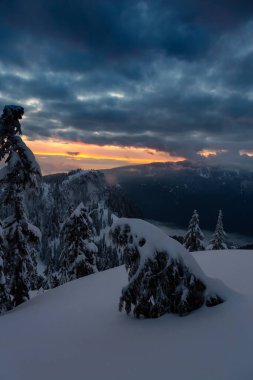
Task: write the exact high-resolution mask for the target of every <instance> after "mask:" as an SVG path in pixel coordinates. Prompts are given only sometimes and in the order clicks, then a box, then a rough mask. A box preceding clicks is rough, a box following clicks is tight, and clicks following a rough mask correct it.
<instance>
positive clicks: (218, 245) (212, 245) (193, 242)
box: [183, 210, 228, 252]
mask: <svg viewBox="0 0 253 380" xmlns="http://www.w3.org/2000/svg"><path fill="white" fill-rule="evenodd" d="M222 218H223V215H222V210H220V211H219V214H218V220H217V224H216V228H215V231H214V234H213V235H212V238H211V240H210V241H209V243H208V244H207V246H206V247H205V245H204V234H203V232H202V231H201V229H200V227H199V215H198V212H197V210H194V211H193V215H192V217H191V220H190V222H189V227H188V231H187V233H186V235H185V237H184V239H183V245H184V246H185V248H186V249H187V250H188V251H190V252H196V251H203V250H205V249H208V250H220V249H227V248H228V247H227V244H226V242H225V241H226V232H225V231H224V228H223V221H222Z"/></svg>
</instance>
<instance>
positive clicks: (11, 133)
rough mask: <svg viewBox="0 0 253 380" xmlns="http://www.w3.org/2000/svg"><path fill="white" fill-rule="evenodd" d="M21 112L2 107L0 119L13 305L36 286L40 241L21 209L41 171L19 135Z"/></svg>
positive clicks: (0, 175) (0, 174)
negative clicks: (9, 211) (37, 255)
mask: <svg viewBox="0 0 253 380" xmlns="http://www.w3.org/2000/svg"><path fill="white" fill-rule="evenodd" d="M23 114H24V109H23V108H22V107H19V106H5V107H4V110H3V114H2V116H1V118H0V159H5V163H6V165H5V166H4V167H3V168H2V169H1V170H0V183H1V184H2V186H3V189H4V191H3V197H2V200H1V203H2V205H5V206H6V207H8V208H9V209H10V210H11V212H12V215H11V216H10V217H8V218H7V219H6V220H5V221H4V229H5V235H6V239H7V243H8V246H7V254H6V265H5V266H6V274H7V281H8V285H9V288H10V292H11V295H12V298H13V305H14V306H16V305H18V304H20V303H22V302H24V301H25V300H26V299H28V298H29V290H30V289H33V288H34V287H35V286H36V281H37V280H36V278H37V271H36V254H37V250H38V245H39V241H40V231H39V229H38V228H36V227H35V226H33V225H32V224H31V223H29V220H28V218H27V215H26V212H25V208H24V192H25V191H26V190H27V189H32V188H33V189H34V188H37V186H38V179H39V178H40V177H41V172H40V167H39V165H38V163H37V162H36V160H35V157H34V155H33V153H32V152H31V150H30V149H29V148H28V147H27V146H26V144H25V143H24V142H23V140H22V139H21V137H20V135H21V134H22V131H21V125H20V122H19V120H20V119H22V116H23ZM17 134H18V135H17Z"/></svg>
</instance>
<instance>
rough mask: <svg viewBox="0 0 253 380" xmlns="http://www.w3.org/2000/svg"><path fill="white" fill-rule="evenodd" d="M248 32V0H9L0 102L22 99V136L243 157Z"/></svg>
mask: <svg viewBox="0 0 253 380" xmlns="http://www.w3.org/2000/svg"><path fill="white" fill-rule="evenodd" d="M252 35H253V2H252V1H246V0H245V1H240V2H238V1H236V0H230V1H228V0H220V1H218V0H212V1H211V0H207V1H201V0H182V1H174V0H172V1H163V0H157V1H151V0H147V1H139V2H138V1H132V0H121V1H116V0H107V1H104V0H93V1H88V0H86V1H84V0H72V1H67V0H61V1H60V0H54V1H51V0H36V1H33V0H26V1H18V0H16V1H14V0H9V1H8V2H7V1H6V2H3V4H1V13H0V46H1V55H0V85H1V86H0V106H2V107H3V106H4V104H6V103H19V104H21V105H23V106H24V107H25V109H26V119H25V120H24V125H25V133H26V135H27V136H28V137H29V138H30V139H39V140H42V139H49V138H51V139H52V138H53V139H54V138H55V139H58V140H61V141H73V142H85V143H90V144H98V145H117V146H119V145H120V146H132V147H147V148H150V149H156V150H159V151H165V152H169V153H170V154H171V155H174V156H183V157H186V158H189V159H196V158H197V157H198V154H197V153H198V152H199V151H202V150H205V149H207V150H208V149H209V150H216V151H222V154H220V155H219V156H220V163H222V162H223V159H224V157H225V159H224V162H227V161H229V160H230V157H233V158H231V161H236V160H237V159H238V163H241V164H242V165H244V161H245V160H240V159H239V158H238V157H239V154H238V152H239V151H242V150H243V151H244V152H245V151H246V152H247V151H248V150H250V149H252V140H253V131H252V127H253V88H252V83H253V45H252ZM66 150H68V149H66ZM224 151H225V152H226V153H224ZM75 153H76V152H72V155H73V156H74V154H75ZM218 161H219V160H218Z"/></svg>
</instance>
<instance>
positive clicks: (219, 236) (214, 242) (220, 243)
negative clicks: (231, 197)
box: [206, 210, 228, 250]
mask: <svg viewBox="0 0 253 380" xmlns="http://www.w3.org/2000/svg"><path fill="white" fill-rule="evenodd" d="M222 218H223V214H222V210H220V211H219V215H218V220H217V224H216V228H215V232H214V234H213V236H212V239H211V241H210V243H209V244H208V246H207V248H206V249H209V250H219V249H227V248H228V247H227V244H226V243H225V238H226V232H225V231H224V228H223V222H222Z"/></svg>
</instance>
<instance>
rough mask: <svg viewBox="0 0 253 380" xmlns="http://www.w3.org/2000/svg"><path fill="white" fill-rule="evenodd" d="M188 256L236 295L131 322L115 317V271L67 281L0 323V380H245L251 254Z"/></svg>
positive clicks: (251, 333)
mask: <svg viewBox="0 0 253 380" xmlns="http://www.w3.org/2000/svg"><path fill="white" fill-rule="evenodd" d="M193 255H194V257H195V258H196V259H197V261H198V262H199V264H200V266H201V267H202V269H203V270H204V271H205V272H206V273H207V274H208V275H210V276H213V277H217V278H219V279H221V280H223V281H224V282H225V284H226V285H228V286H229V287H231V288H233V289H234V290H236V291H237V292H238V295H234V296H233V297H232V298H230V299H229V300H228V301H227V302H225V303H223V304H221V305H218V306H216V307H214V308H206V307H203V308H201V309H199V310H198V311H196V312H193V313H192V314H190V315H188V316H186V317H182V318H180V317H178V316H175V315H165V316H163V317H162V318H159V319H155V320H137V319H134V318H131V317H128V316H126V315H125V314H124V313H119V312H118V300H119V296H120V292H121V288H122V286H123V285H125V284H126V283H127V275H126V272H125V269H124V268H123V267H119V268H116V269H111V270H108V271H105V272H100V273H97V274H94V275H91V276H88V277H85V278H82V279H80V280H76V281H73V282H71V283H68V284H66V285H63V286H61V287H59V288H57V289H54V290H50V291H48V292H47V293H45V294H43V295H40V296H38V297H36V298H34V299H33V300H31V301H29V302H27V303H25V304H23V305H21V306H20V307H18V308H17V309H15V310H14V311H12V312H10V313H8V314H7V315H4V316H2V317H1V318H0V337H1V344H0V379H1V380H34V379H36V380H46V379H47V380H65V379H66V380H67V379H68V380H69V379H87V380H94V379H96V380H116V379H117V380H118V379H120V380H126V379H127V380H130V379H131V380H137V379H138V380H139V379H145V380H149V379H150V380H151V379H152V380H153V379H157V380H160V379H161V380H162V379H171V380H184V379H187V380H252V378H253V361H252V347H253V328H252V325H253V322H252V321H253V297H252V296H253V276H252V273H253V252H252V251H247V252H246V251H245V252H244V251H221V252H218V253H215V252H205V253H196V254H195V253H194V254H193Z"/></svg>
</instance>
